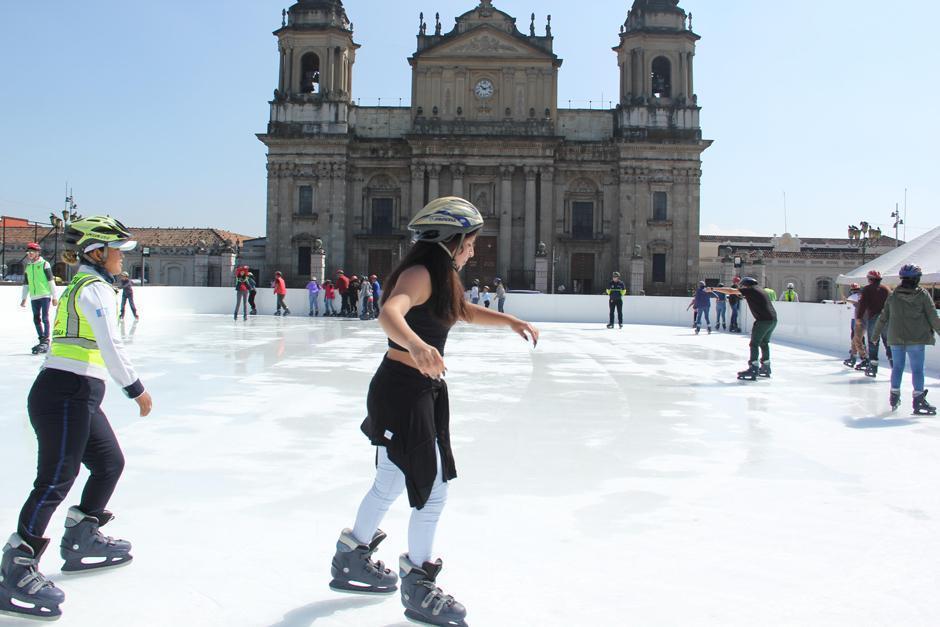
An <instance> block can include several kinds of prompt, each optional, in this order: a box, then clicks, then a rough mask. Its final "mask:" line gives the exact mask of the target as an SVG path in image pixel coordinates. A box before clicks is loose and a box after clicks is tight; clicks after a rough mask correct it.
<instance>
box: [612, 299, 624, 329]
mask: <svg viewBox="0 0 940 627" xmlns="http://www.w3.org/2000/svg"><path fill="white" fill-rule="evenodd" d="M615 309H616V310H617V319H618V320H619V321H620V326H623V301H622V300H612V301H610V326H614V310H615Z"/></svg>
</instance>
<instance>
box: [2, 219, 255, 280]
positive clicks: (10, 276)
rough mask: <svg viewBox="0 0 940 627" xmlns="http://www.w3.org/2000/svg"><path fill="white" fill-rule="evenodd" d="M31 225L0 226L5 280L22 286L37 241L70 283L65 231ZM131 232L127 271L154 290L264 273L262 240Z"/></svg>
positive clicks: (212, 232) (209, 233) (214, 232)
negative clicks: (240, 270)
mask: <svg viewBox="0 0 940 627" xmlns="http://www.w3.org/2000/svg"><path fill="white" fill-rule="evenodd" d="M10 224H13V223H12V222H11V223H10ZM28 224H29V226H23V225H11V226H5V225H3V224H0V232H2V236H0V259H2V260H3V261H2V262H0V265H6V272H5V273H4V278H5V279H6V280H9V281H22V279H23V265H24V263H25V261H24V260H25V258H26V245H27V244H28V243H29V242H33V241H35V242H39V244H40V246H42V255H43V257H45V258H46V259H48V260H49V261H50V263H52V265H53V273H54V274H55V275H56V276H57V277H59V278H61V279H62V280H63V281H67V280H68V278H69V269H68V267H67V266H66V264H64V263H63V262H62V261H61V260H60V257H61V252H62V250H63V244H64V243H63V239H62V229H56V228H53V227H50V226H48V225H40V224H38V223H37V224H34V223H28ZM129 230H130V231H131V233H133V234H134V238H135V239H136V240H137V242H138V246H137V248H136V249H135V250H133V251H131V252H129V253H127V254H126V257H125V260H124V270H125V271H127V273H128V274H130V275H131V277H132V278H134V279H138V280H140V279H141V278H143V277H144V276H145V274H146V279H147V284H149V285H182V286H196V287H207V286H208V287H217V286H225V287H227V286H229V285H231V284H232V281H233V280H234V268H235V267H236V265H248V266H249V267H251V268H253V269H254V270H255V271H256V274H258V275H260V274H261V273H262V272H263V264H264V240H263V238H261V239H260V240H259V239H258V238H250V237H248V236H246V235H240V234H238V233H233V232H231V231H224V230H221V229H209V228H206V229H190V228H172V229H162V228H139V227H129ZM259 241H260V242H261V248H260V250H259V248H258V242H259Z"/></svg>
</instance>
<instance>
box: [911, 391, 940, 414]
mask: <svg viewBox="0 0 940 627" xmlns="http://www.w3.org/2000/svg"><path fill="white" fill-rule="evenodd" d="M914 414H916V415H918V416H936V415H937V408H936V407H934V406H933V405H931V404H930V403H928V402H927V390H924V391H923V392H921V393H920V394H915V395H914Z"/></svg>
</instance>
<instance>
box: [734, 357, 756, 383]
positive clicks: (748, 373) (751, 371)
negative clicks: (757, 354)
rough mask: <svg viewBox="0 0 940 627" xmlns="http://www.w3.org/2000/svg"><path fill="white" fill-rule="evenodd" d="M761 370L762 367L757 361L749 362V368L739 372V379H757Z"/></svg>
mask: <svg viewBox="0 0 940 627" xmlns="http://www.w3.org/2000/svg"><path fill="white" fill-rule="evenodd" d="M758 372H760V369H759V368H758V367H757V362H756V361H752V362H749V364H748V368H747V370H742V371H741V372H739V373H738V379H741V380H747V381H757V373H758Z"/></svg>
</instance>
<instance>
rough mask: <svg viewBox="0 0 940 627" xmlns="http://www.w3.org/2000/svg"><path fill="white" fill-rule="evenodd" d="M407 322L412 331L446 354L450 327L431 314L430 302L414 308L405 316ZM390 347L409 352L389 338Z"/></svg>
mask: <svg viewBox="0 0 940 627" xmlns="http://www.w3.org/2000/svg"><path fill="white" fill-rule="evenodd" d="M405 322H407V323H408V326H409V327H411V330H412V331H414V332H415V334H416V335H417V336H418V337H420V338H421V340H422V341H424V342H427V343H428V344H430V345H431V346H433V347H434V348H436V349H437V352H439V353H440V354H441V355H443V354H444V344H446V343H447V334H448V333H449V332H450V327H449V326H447V325H446V324H444V323H443V322H441V321H440V320H438V319H437V318H435V317H434V315H433V314H432V313H431V305H430V302H425V303H423V304H421V305H418V306H417V307H412V308H411V309H410V310H408V313H407V314H405ZM388 347H389V348H394V349H397V350H400V351H405V352H407V349H406V348H404V347H402V346H399V345H398V344H396V343H395V342H393V341H392V340H391V338H389V340H388Z"/></svg>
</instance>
